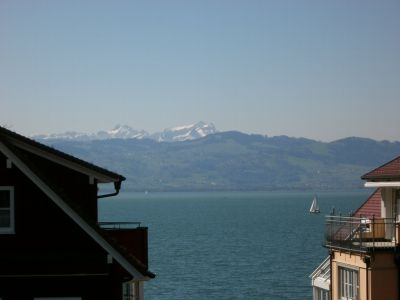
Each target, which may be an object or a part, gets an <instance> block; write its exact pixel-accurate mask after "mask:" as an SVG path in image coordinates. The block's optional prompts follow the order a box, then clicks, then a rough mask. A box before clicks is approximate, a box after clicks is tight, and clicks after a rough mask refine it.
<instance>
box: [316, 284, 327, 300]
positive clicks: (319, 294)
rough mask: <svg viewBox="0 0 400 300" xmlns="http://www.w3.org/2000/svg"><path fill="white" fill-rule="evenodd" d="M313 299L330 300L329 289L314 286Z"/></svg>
mask: <svg viewBox="0 0 400 300" xmlns="http://www.w3.org/2000/svg"><path fill="white" fill-rule="evenodd" d="M313 299H314V300H330V297H329V291H327V290H324V289H321V288H318V287H314V298H313Z"/></svg>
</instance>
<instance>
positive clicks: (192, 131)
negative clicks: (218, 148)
mask: <svg viewBox="0 0 400 300" xmlns="http://www.w3.org/2000/svg"><path fill="white" fill-rule="evenodd" d="M216 132H217V130H216V128H215V126H214V124H213V123H204V122H198V123H195V124H191V125H184V126H178V127H173V128H168V129H164V130H163V131H162V132H158V133H155V134H153V135H151V136H150V137H151V138H152V139H155V140H157V141H159V142H182V141H188V140H195V139H199V138H202V137H205V136H207V135H209V134H213V133H216Z"/></svg>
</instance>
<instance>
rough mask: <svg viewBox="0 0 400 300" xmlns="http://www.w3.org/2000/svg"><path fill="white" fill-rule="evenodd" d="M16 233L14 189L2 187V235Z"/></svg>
mask: <svg viewBox="0 0 400 300" xmlns="http://www.w3.org/2000/svg"><path fill="white" fill-rule="evenodd" d="M2 233H3V234H7V233H14V188H13V187H11V186H0V234H2Z"/></svg>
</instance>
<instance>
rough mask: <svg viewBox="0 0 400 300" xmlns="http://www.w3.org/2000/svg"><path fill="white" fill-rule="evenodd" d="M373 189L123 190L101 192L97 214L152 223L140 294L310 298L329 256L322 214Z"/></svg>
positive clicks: (165, 298)
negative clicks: (313, 208)
mask: <svg viewBox="0 0 400 300" xmlns="http://www.w3.org/2000/svg"><path fill="white" fill-rule="evenodd" d="M370 193H372V191H370V190H361V191H355V192H337V193H336V192H335V193H333V192H329V193H327V192H325V193H318V196H319V199H318V200H319V204H320V209H321V212H322V213H321V214H317V215H314V214H310V213H309V212H308V210H309V207H310V205H311V201H312V198H313V194H312V193H305V192H214V193H154V194H153V193H148V194H144V193H142V194H139V193H125V194H124V193H122V194H121V195H119V196H118V197H114V198H109V199H101V201H100V202H99V212H100V219H101V221H140V222H142V226H148V227H149V259H150V270H151V271H152V272H154V273H156V275H157V277H156V278H155V279H153V280H151V281H150V282H146V283H145V299H147V300H161V299H162V300H178V299H191V300H192V299H199V300H200V299H252V300H258V299H299V300H303V299H312V293H311V287H310V282H311V281H310V278H309V277H308V276H309V274H310V273H311V272H312V271H313V270H314V269H315V268H316V267H317V266H318V265H319V263H320V262H322V260H323V259H324V258H325V257H326V256H327V255H328V252H327V249H325V248H323V247H322V243H323V234H324V216H325V214H329V212H330V211H331V209H332V207H335V208H336V212H339V211H340V212H342V213H343V214H345V213H348V212H350V211H354V210H355V209H357V208H358V207H359V206H360V205H361V204H362V203H363V202H364V201H365V200H366V199H367V197H368V196H369V194H370Z"/></svg>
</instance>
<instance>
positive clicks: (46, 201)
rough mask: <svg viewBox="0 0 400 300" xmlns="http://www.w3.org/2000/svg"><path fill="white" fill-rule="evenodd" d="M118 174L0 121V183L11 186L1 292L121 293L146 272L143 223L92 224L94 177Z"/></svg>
mask: <svg viewBox="0 0 400 300" xmlns="http://www.w3.org/2000/svg"><path fill="white" fill-rule="evenodd" d="M122 180H124V178H123V177H122V176H120V175H118V174H115V173H112V172H109V171H107V170H104V169H101V168H99V167H97V166H92V165H90V164H88V163H86V162H82V161H80V160H78V159H75V158H73V157H70V156H68V155H64V154H63V153H60V152H58V151H55V150H53V149H51V148H48V147H46V146H44V145H41V144H38V143H36V142H34V141H31V140H28V139H26V138H24V137H22V136H19V135H17V134H15V133H13V132H10V131H8V130H6V129H4V128H0V188H3V189H12V191H13V199H12V203H13V209H12V214H11V218H12V219H13V230H12V232H8V233H1V232H0V299H1V300H11V299H15V300H17V299H18V300H24V299H26V300H28V299H29V300H32V299H35V298H40V297H41V298H44V297H54V298H56V297H76V298H77V299H83V300H89V299H115V300H117V299H118V300H121V299H123V296H122V285H123V283H124V282H143V281H146V280H148V279H150V278H153V277H154V275H153V274H152V273H151V272H149V271H148V255H147V251H148V250H147V228H146V227H138V228H134V229H126V230H116V229H113V230H103V229H101V228H100V227H99V226H98V225H97V222H98V216H97V199H98V195H97V192H98V183H99V182H109V183H117V184H118V185H119V184H120V183H121V181H122ZM140 298H142V296H141V297H137V298H132V299H140Z"/></svg>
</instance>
